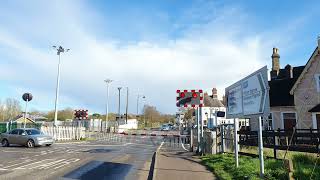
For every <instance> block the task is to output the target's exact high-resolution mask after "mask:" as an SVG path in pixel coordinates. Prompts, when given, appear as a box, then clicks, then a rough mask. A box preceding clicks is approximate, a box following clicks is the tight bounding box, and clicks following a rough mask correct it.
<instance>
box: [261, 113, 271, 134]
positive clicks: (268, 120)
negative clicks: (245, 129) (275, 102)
mask: <svg viewBox="0 0 320 180" xmlns="http://www.w3.org/2000/svg"><path fill="white" fill-rule="evenodd" d="M264 123H265V124H264ZM261 124H262V127H264V129H265V130H273V119H272V113H270V114H269V116H268V118H267V119H266V120H265V121H262V122H261ZM263 125H264V126H263Z"/></svg>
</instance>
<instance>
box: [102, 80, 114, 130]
mask: <svg viewBox="0 0 320 180" xmlns="http://www.w3.org/2000/svg"><path fill="white" fill-rule="evenodd" d="M112 81H113V80H111V79H106V80H104V82H106V83H107V108H106V129H107V127H108V124H107V123H108V115H109V85H110V83H111V82H112Z"/></svg>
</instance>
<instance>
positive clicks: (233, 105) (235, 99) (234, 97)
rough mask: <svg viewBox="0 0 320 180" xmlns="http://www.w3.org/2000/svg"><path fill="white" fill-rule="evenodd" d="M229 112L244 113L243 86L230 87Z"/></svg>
mask: <svg viewBox="0 0 320 180" xmlns="http://www.w3.org/2000/svg"><path fill="white" fill-rule="evenodd" d="M228 112H229V114H239V113H242V92H241V86H237V87H235V88H233V89H230V91H229V94H228Z"/></svg>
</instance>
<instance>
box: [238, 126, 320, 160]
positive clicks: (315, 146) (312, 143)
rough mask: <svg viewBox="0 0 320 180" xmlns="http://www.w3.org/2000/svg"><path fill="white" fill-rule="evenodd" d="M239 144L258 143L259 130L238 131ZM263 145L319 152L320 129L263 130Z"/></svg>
mask: <svg viewBox="0 0 320 180" xmlns="http://www.w3.org/2000/svg"><path fill="white" fill-rule="evenodd" d="M238 134H239V144H240V145H246V146H257V145H258V132H257V131H238ZM262 137H263V146H264V147H267V148H273V149H274V156H275V157H276V150H287V149H288V150H289V151H299V152H310V153H318V152H319V143H320V141H319V139H320V130H318V129H295V130H293V131H285V130H283V129H278V130H266V131H263V132H262Z"/></svg>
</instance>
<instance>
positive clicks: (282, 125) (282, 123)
mask: <svg viewBox="0 0 320 180" xmlns="http://www.w3.org/2000/svg"><path fill="white" fill-rule="evenodd" d="M285 113H294V114H295V117H296V123H297V122H298V119H297V112H295V111H284V112H281V129H284V120H283V114H285ZM297 126H298V124H296V127H297Z"/></svg>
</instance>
